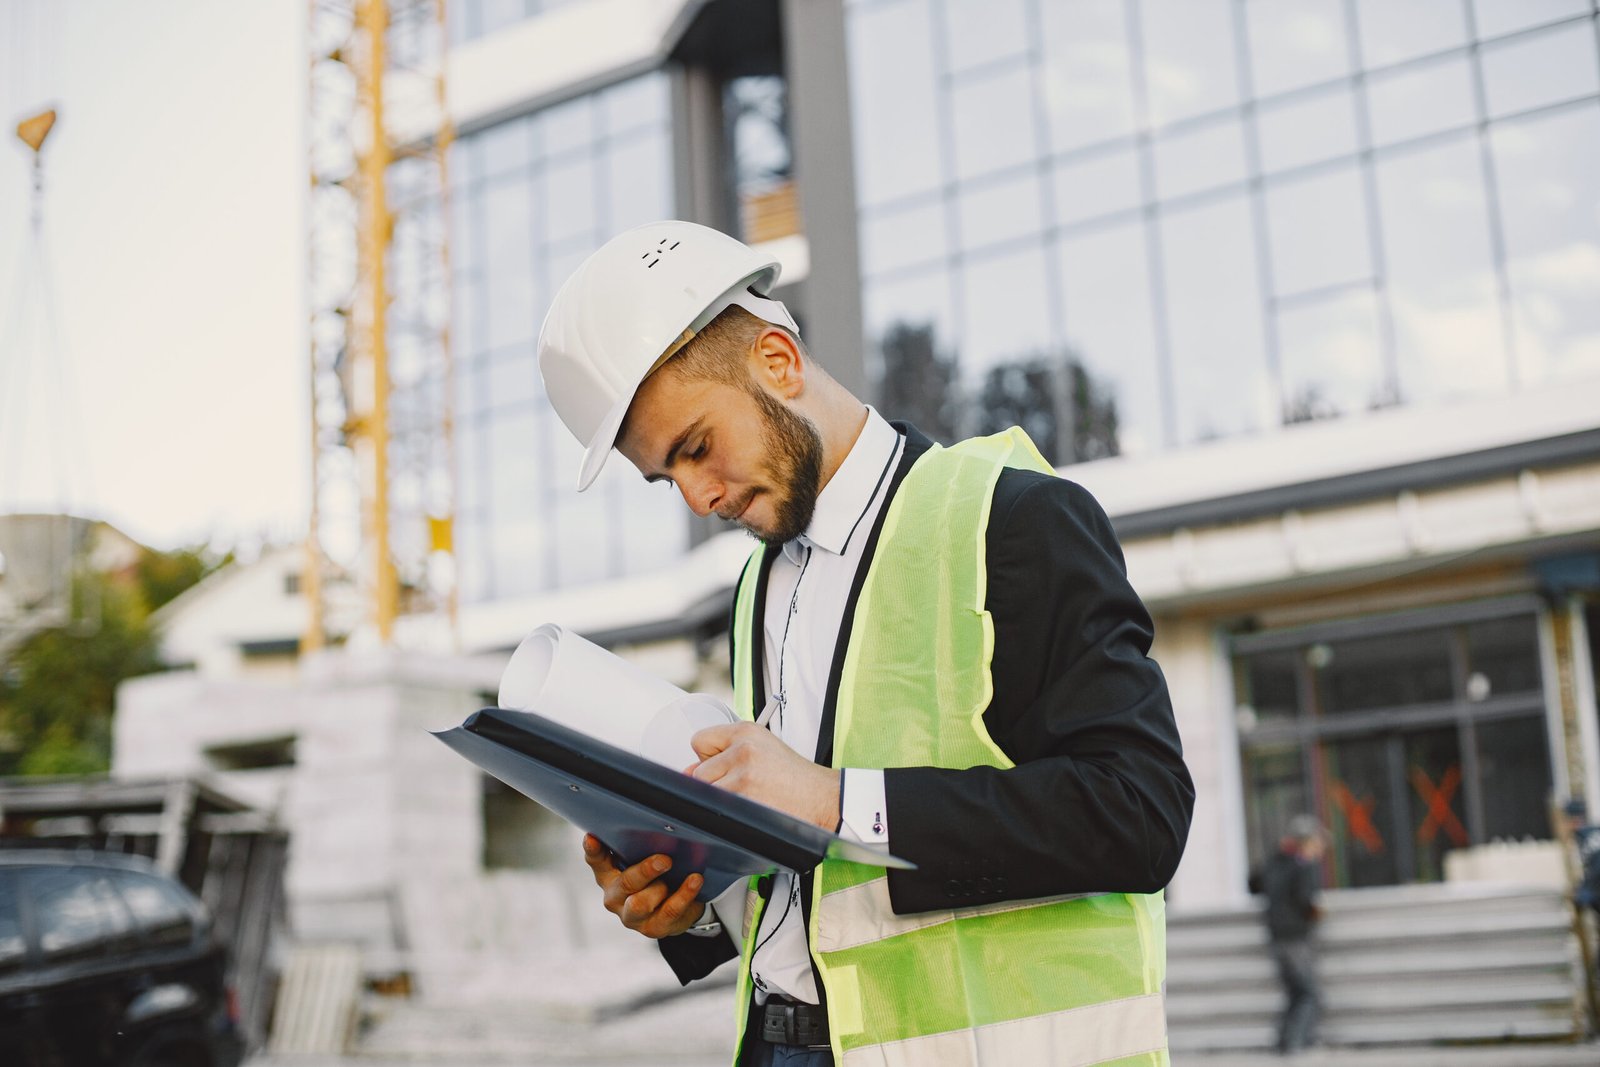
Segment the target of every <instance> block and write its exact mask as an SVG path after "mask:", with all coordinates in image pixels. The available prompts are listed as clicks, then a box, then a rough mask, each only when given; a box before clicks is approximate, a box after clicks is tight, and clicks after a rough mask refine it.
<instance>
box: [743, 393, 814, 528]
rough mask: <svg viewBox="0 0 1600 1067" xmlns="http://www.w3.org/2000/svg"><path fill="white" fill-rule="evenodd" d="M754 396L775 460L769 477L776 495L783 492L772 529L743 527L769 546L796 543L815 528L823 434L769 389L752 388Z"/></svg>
mask: <svg viewBox="0 0 1600 1067" xmlns="http://www.w3.org/2000/svg"><path fill="white" fill-rule="evenodd" d="M750 395H751V396H752V397H754V399H755V402H756V406H757V407H758V408H760V409H761V421H762V431H761V440H762V443H763V444H765V445H766V447H767V453H768V455H769V456H770V457H771V459H770V461H769V462H768V465H767V475H768V477H769V478H770V479H771V481H772V486H773V488H772V489H771V490H770V491H771V492H775V493H783V494H784V495H783V496H782V497H780V498H778V500H777V503H776V504H775V505H774V507H773V513H774V514H773V524H772V527H771V528H770V529H766V530H762V529H757V528H756V527H754V526H751V525H749V524H747V523H743V522H741V523H740V525H741V526H743V527H744V528H745V529H746V530H748V531H749V532H750V533H751V534H753V535H754V536H755V537H756V538H757V539H759V540H761V541H764V542H765V543H767V544H769V545H781V544H784V543H785V542H787V541H793V540H794V539H795V538H796V537H799V536H800V535H801V534H803V533H805V532H806V527H808V526H810V525H811V515H812V513H813V512H814V511H816V509H817V494H818V492H819V491H820V490H819V486H820V485H821V482H822V435H821V434H820V433H818V432H817V427H816V424H815V423H813V422H812V421H811V420H810V419H808V418H806V417H805V416H804V415H798V414H796V413H795V412H793V411H790V410H789V409H788V408H787V407H785V406H784V405H783V404H781V403H779V402H778V400H777V399H776V398H775V397H773V396H771V395H770V394H768V393H767V391H766V390H764V389H762V388H760V387H758V386H752V388H751V389H750Z"/></svg>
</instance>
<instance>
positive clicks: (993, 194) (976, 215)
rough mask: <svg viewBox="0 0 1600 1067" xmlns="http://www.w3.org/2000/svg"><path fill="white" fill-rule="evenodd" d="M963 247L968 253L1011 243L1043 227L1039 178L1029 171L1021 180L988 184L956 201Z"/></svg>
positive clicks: (965, 191)
mask: <svg viewBox="0 0 1600 1067" xmlns="http://www.w3.org/2000/svg"><path fill="white" fill-rule="evenodd" d="M956 209H957V213H958V214H957V217H958V218H959V219H960V223H961V231H960V232H961V246H962V248H963V249H966V250H968V251H970V250H972V249H976V248H983V247H984V246H986V245H992V244H997V243H999V242H1002V241H1009V240H1012V239H1014V238H1017V237H1024V236H1027V235H1029V234H1037V233H1038V232H1039V231H1040V230H1041V229H1042V228H1043V223H1042V221H1041V213H1040V204H1039V178H1038V176H1037V175H1036V174H1034V173H1032V172H1029V173H1026V174H1023V175H1021V176H1020V177H1017V178H1006V179H1004V180H1002V181H998V182H985V183H984V184H983V185H982V186H981V187H978V188H973V187H970V186H969V187H967V188H966V189H963V190H962V192H961V194H960V196H959V197H958V198H957V201H956Z"/></svg>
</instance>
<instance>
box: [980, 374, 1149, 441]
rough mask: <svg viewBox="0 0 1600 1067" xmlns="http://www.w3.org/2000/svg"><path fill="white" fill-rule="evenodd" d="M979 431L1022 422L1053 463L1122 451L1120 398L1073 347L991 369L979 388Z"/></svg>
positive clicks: (1023, 426) (989, 431)
mask: <svg viewBox="0 0 1600 1067" xmlns="http://www.w3.org/2000/svg"><path fill="white" fill-rule="evenodd" d="M977 424H978V430H979V432H981V433H994V432H996V431H999V430H1003V429H1005V428H1006V427H1008V426H1021V427H1022V428H1023V430H1025V431H1026V432H1027V434H1028V436H1029V437H1031V438H1033V443H1034V444H1036V445H1038V446H1039V451H1040V452H1042V453H1044V456H1045V458H1046V459H1048V460H1050V462H1052V463H1056V464H1065V463H1078V462H1082V461H1085V460H1091V459H1105V458H1106V457H1108V456H1115V455H1118V454H1119V452H1120V448H1119V445H1118V442H1117V401H1116V397H1115V395H1113V394H1112V392H1111V390H1110V388H1109V387H1108V386H1106V385H1103V384H1101V383H1098V382H1096V381H1095V380H1094V378H1093V377H1091V376H1090V374H1089V372H1088V370H1087V369H1086V368H1085V367H1084V366H1083V363H1082V361H1080V360H1079V359H1078V358H1077V357H1076V356H1075V355H1074V354H1073V353H1071V352H1070V351H1069V352H1068V353H1067V354H1066V355H1065V356H1063V357H1052V356H1048V355H1044V356H1030V357H1025V358H1023V359H1019V360H1014V361H1012V362H1008V363H1000V364H996V365H995V366H993V367H990V368H989V370H988V371H987V372H986V373H985V374H984V376H983V385H982V386H981V387H980V389H979V391H978V402H977Z"/></svg>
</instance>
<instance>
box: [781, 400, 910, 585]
mask: <svg viewBox="0 0 1600 1067" xmlns="http://www.w3.org/2000/svg"><path fill="white" fill-rule="evenodd" d="M899 447H900V434H899V433H898V432H897V431H896V430H895V428H894V427H893V426H890V425H889V423H888V422H887V421H886V420H885V419H884V417H883V416H882V415H879V414H878V413H877V412H876V411H874V410H873V409H872V408H871V407H868V408H867V423H866V425H865V426H863V427H862V428H861V433H860V434H859V435H858V436H857V437H856V443H855V444H854V445H851V446H850V452H849V454H848V455H846V456H845V457H844V462H843V463H841V464H839V469H838V470H836V471H834V472H833V477H832V478H829V479H828V484H827V485H825V486H823V488H822V492H821V493H819V494H817V506H816V510H815V511H813V512H812V513H811V525H810V526H807V527H806V532H805V533H803V534H801V535H800V536H799V537H796V538H795V539H794V540H793V541H789V542H787V543H786V544H785V545H784V546H783V553H784V555H785V556H787V557H788V558H789V561H790V562H792V563H794V564H795V565H797V566H798V565H799V563H800V558H801V556H803V555H804V554H805V550H806V549H809V548H820V549H822V550H823V551H824V552H831V553H833V554H834V555H836V556H838V555H843V554H844V551H845V549H846V548H848V547H849V545H850V536H851V534H852V533H853V532H854V531H855V529H856V527H857V526H858V525H859V524H860V521H861V517H862V516H863V515H865V514H866V513H867V509H868V508H869V507H871V506H872V501H873V499H874V498H875V497H876V496H877V495H878V489H879V487H880V486H881V485H882V484H883V480H884V479H883V475H884V472H885V471H887V470H888V467H889V464H890V462H891V461H892V460H893V459H894V455H895V452H896V451H897V450H898V449H899Z"/></svg>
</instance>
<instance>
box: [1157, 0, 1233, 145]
mask: <svg viewBox="0 0 1600 1067" xmlns="http://www.w3.org/2000/svg"><path fill="white" fill-rule="evenodd" d="M1232 8H1233V5H1232V3H1231V0H1185V2H1184V3H1181V4H1148V3H1146V4H1140V5H1139V17H1140V22H1141V33H1142V36H1143V38H1144V50H1145V56H1144V76H1145V87H1146V92H1147V93H1148V94H1149V99H1150V118H1151V121H1152V122H1154V123H1155V124H1156V125H1158V126H1159V125H1164V124H1166V123H1169V122H1173V121H1176V120H1178V119H1182V118H1188V117H1189V116H1192V115H1200V114H1204V113H1206V112H1208V111H1216V110H1218V109H1220V108H1225V107H1231V106H1232V105H1234V104H1236V103H1238V102H1239V80H1238V72H1237V68H1236V67H1235V66H1234V61H1235V60H1234V56H1235V52H1234V46H1233V42H1234V30H1233V10H1232Z"/></svg>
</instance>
